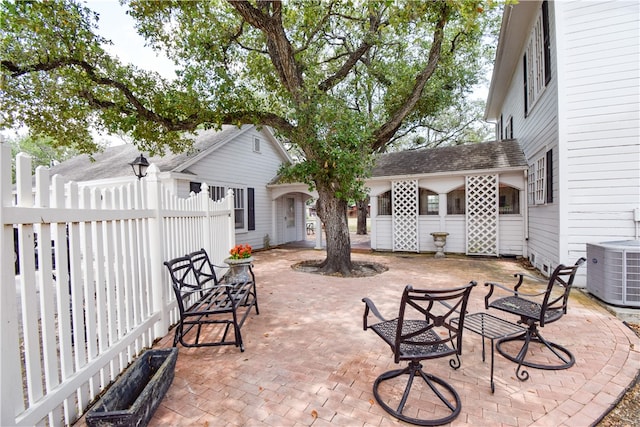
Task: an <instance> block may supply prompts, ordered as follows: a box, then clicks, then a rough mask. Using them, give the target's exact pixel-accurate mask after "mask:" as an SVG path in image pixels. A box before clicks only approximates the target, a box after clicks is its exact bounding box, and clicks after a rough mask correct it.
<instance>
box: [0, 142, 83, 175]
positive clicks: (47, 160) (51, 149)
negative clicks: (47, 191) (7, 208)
mask: <svg viewBox="0 0 640 427" xmlns="http://www.w3.org/2000/svg"><path fill="white" fill-rule="evenodd" d="M5 142H6V143H7V144H9V146H11V157H15V156H16V155H17V154H18V153H25V154H28V155H29V156H31V169H32V170H31V172H32V173H33V172H35V169H36V168H37V167H38V166H52V165H54V164H56V163H60V162H63V161H65V160H67V159H70V158H72V157H75V156H77V155H78V154H79V152H78V151H76V150H74V149H71V148H69V147H65V146H61V145H59V144H57V143H56V141H53V140H52V139H51V138H50V137H46V136H41V137H38V136H29V135H25V136H20V137H15V138H10V139H8V140H7V141H5ZM12 168H13V169H12V170H11V178H12V179H13V181H14V182H15V164H12Z"/></svg>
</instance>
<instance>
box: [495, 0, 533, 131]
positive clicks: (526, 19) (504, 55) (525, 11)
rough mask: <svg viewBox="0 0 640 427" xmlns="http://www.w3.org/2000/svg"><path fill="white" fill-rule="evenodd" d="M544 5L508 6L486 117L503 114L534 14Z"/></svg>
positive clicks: (501, 26)
mask: <svg viewBox="0 0 640 427" xmlns="http://www.w3.org/2000/svg"><path fill="white" fill-rule="evenodd" d="M541 4H542V1H540V0H535V1H533V0H532V1H524V2H520V3H518V4H508V5H506V6H505V9H504V12H503V14H502V24H501V25H500V37H499V39H498V47H497V49H496V58H495V61H494V67H493V73H492V75H491V85H490V86H489V95H488V96H487V106H486V108H485V112H484V118H485V120H496V119H497V118H498V117H499V116H500V112H501V108H502V104H503V103H504V99H505V97H506V96H507V93H508V91H509V87H510V83H511V80H512V78H513V74H514V72H515V70H516V68H517V67H518V62H519V61H520V59H521V53H522V50H523V47H524V44H525V42H526V41H527V39H528V38H529V33H530V31H529V28H530V27H531V25H532V23H533V17H534V16H535V14H536V13H537V11H538V9H539V8H540V5H541Z"/></svg>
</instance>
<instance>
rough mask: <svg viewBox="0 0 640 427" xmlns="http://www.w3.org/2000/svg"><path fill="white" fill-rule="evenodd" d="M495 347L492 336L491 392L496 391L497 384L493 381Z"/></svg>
mask: <svg viewBox="0 0 640 427" xmlns="http://www.w3.org/2000/svg"><path fill="white" fill-rule="evenodd" d="M483 344H484V340H483ZM493 355H494V347H493V338H491V393H495V391H496V386H495V384H494V383H493V361H494V357H493Z"/></svg>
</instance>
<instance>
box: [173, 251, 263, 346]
mask: <svg viewBox="0 0 640 427" xmlns="http://www.w3.org/2000/svg"><path fill="white" fill-rule="evenodd" d="M164 265H165V266H166V267H167V269H168V270H169V274H170V276H171V282H172V287H173V291H174V292H175V295H176V300H177V303H178V310H179V311H180V319H179V321H178V324H177V326H176V328H175V335H174V338H173V346H174V347H175V346H176V345H177V344H178V342H179V343H180V344H182V345H183V346H185V347H203V346H220V345H235V346H236V347H240V351H244V344H243V342H242V334H241V332H240V329H241V327H242V325H243V324H244V322H245V320H246V319H247V317H248V316H249V313H250V312H251V308H252V307H255V311H256V314H260V313H259V309H258V297H257V292H256V283H255V276H254V274H253V271H252V270H251V269H250V273H251V276H250V278H249V279H248V280H246V281H244V282H241V283H227V282H226V281H225V280H224V278H223V279H222V280H218V278H217V276H216V273H215V266H214V265H213V264H212V263H211V262H210V260H209V257H208V255H207V253H206V251H205V250H204V249H201V250H199V251H196V252H192V253H190V254H188V255H185V256H182V257H178V258H174V259H172V260H170V261H166V262H165V263H164ZM203 326H211V328H208V329H207V331H206V335H204V334H203V333H202V332H203V330H202V328H203ZM194 328H195V330H194ZM231 329H233V331H232V332H233V333H232V334H230V331H231ZM192 331H193V332H194V333H195V337H192V335H194V334H193V333H191V334H190V332H192Z"/></svg>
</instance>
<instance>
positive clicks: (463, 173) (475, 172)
mask: <svg viewBox="0 0 640 427" xmlns="http://www.w3.org/2000/svg"><path fill="white" fill-rule="evenodd" d="M525 170H527V167H526V166H514V167H508V168H500V169H469V170H460V171H446V172H433V173H421V174H403V175H385V176H382V175H381V176H375V177H371V178H367V179H366V180H365V182H377V181H401V180H406V179H427V178H436V177H447V176H467V175H487V174H496V173H497V174H501V173H506V172H522V171H525Z"/></svg>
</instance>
